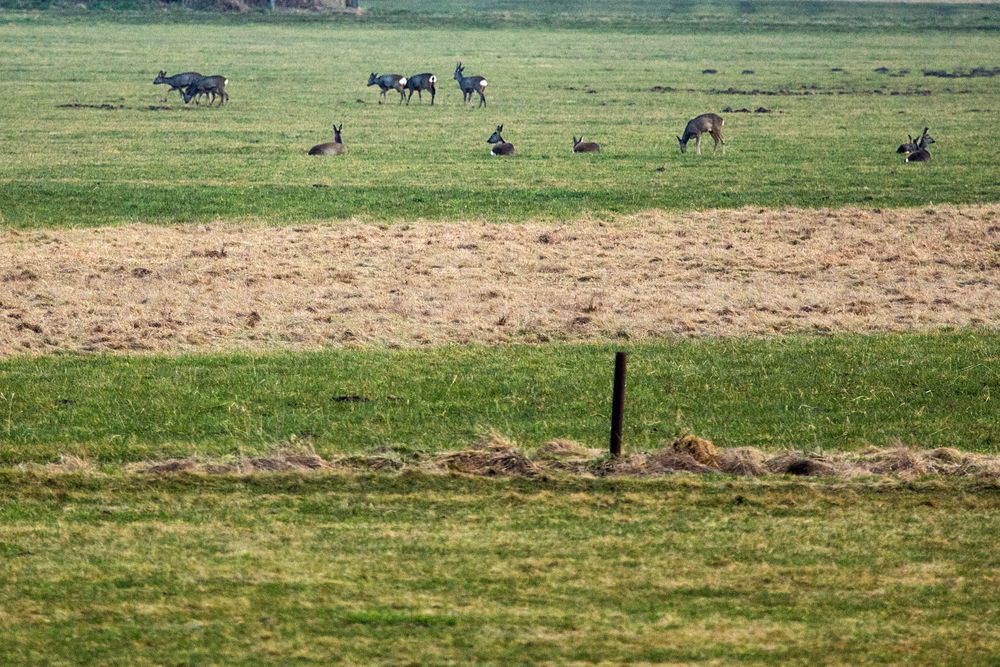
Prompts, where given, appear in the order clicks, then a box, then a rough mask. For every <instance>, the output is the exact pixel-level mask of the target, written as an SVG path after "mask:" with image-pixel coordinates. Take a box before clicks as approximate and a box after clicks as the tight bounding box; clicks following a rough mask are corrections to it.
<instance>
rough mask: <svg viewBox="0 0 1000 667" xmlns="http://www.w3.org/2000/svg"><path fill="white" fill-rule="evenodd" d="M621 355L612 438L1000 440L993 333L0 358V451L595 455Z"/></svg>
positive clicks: (753, 442)
mask: <svg viewBox="0 0 1000 667" xmlns="http://www.w3.org/2000/svg"><path fill="white" fill-rule="evenodd" d="M616 349H623V350H626V351H628V352H629V353H630V361H629V375H628V389H627V403H626V420H625V431H624V436H625V443H626V448H632V449H651V448H655V447H659V446H662V445H663V444H665V443H669V442H670V441H671V440H672V439H673V438H674V437H676V436H677V435H679V434H681V433H684V432H693V433H696V434H697V435H699V436H701V437H705V438H709V439H711V440H713V441H715V442H716V444H718V445H720V446H725V447H738V446H756V447H763V448H768V449H785V448H798V449H807V450H857V449H861V448H864V447H866V446H872V445H874V446H896V445H899V444H905V445H914V446H920V447H937V446H949V447H958V448H960V449H964V450H967V451H978V452H984V453H997V452H998V451H1000V419H998V415H1000V411H998V409H997V405H996V402H997V397H998V396H1000V356H998V350H1000V334H997V333H996V332H990V331H962V332H939V333H929V334H892V335H876V336H854V335H851V336H833V337H807V336H799V337H786V338H776V339H747V340H738V339H706V340H671V341H662V342H649V343H641V344H628V343H623V344H622V345H621V346H619V347H612V346H610V345H608V344H549V345H543V346H512V347H477V346H471V347H443V348H432V349H426V350H387V349H377V348H357V349H343V350H330V351H326V352H319V353H306V354H290V353H287V354H286V353H275V354H257V355H246V354H224V355H192V356H182V357H156V356H140V357H121V356H50V357H36V358H14V359H8V360H4V361H0V378H2V382H0V462H2V463H4V464H16V463H21V462H45V461H54V460H57V459H58V458H59V456H60V455H61V454H73V455H77V456H81V457H83V458H86V459H91V460H94V461H97V462H108V463H112V462H121V461H135V460H142V459H156V458H165V457H168V456H187V455H192V454H200V455H223V454H232V453H237V452H244V453H252V452H259V451H266V450H268V449H269V448H272V447H274V446H276V445H280V444H282V443H288V442H292V441H294V442H305V443H307V444H310V445H312V446H314V447H315V448H316V450H317V452H319V453H321V454H323V455H336V454H339V453H345V452H373V451H376V450H379V449H384V448H389V449H393V450H395V451H398V452H400V453H401V454H404V455H407V454H410V453H413V452H429V451H440V450H454V449H460V448H464V447H467V446H469V445H470V444H471V443H472V442H473V441H475V440H476V439H477V438H478V437H481V436H482V435H483V434H485V433H488V432H490V431H491V430H494V431H496V432H498V433H499V434H501V435H503V436H505V437H508V438H512V439H513V440H514V441H516V442H517V443H518V444H520V445H521V446H522V447H525V448H529V449H530V448H534V447H537V446H539V445H542V444H543V443H545V442H546V441H547V440H551V439H555V438H569V439H573V440H577V441H579V442H582V443H584V444H586V445H588V446H592V447H600V448H604V447H606V446H607V441H608V433H609V412H610V397H611V376H612V368H613V359H614V351H615V350H616Z"/></svg>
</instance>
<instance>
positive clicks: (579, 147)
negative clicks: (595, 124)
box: [573, 135, 601, 153]
mask: <svg viewBox="0 0 1000 667" xmlns="http://www.w3.org/2000/svg"><path fill="white" fill-rule="evenodd" d="M600 150H601V145H600V144H595V143H594V142H593V141H584V140H583V136H582V135H581V136H580V138H579V139H577V138H576V137H575V136H574V137H573V152H574V153H599V152H600Z"/></svg>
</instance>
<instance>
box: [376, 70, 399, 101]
mask: <svg viewBox="0 0 1000 667" xmlns="http://www.w3.org/2000/svg"><path fill="white" fill-rule="evenodd" d="M368 85H369V86H378V87H379V90H381V91H382V93H381V95H382V101H385V94H386V93H387V92H389V91H390V90H395V91H396V92H397V93H399V103H400V104H402V103H403V98H404V97H406V94H405V93H404V92H403V90H405V89H406V77H405V76H400V75H398V74H382V75H381V76H380V75H378V74H376V73H375V72H372V75H371V76H370V77H368Z"/></svg>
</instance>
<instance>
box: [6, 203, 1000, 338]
mask: <svg viewBox="0 0 1000 667" xmlns="http://www.w3.org/2000/svg"><path fill="white" fill-rule="evenodd" d="M0 256H6V257H9V258H11V261H10V263H7V262H4V264H5V265H6V266H5V268H4V270H3V273H2V274H0V281H2V283H3V286H4V288H5V294H4V296H3V299H2V301H0V355H14V354H23V353H44V352H50V351H55V350H61V351H122V352H134V351H155V352H181V351H198V350H202V351H209V350H213V351H215V350H223V349H233V348H236V349H263V348H274V347H286V348H293V349H315V348H320V347H328V346H342V345H356V344H363V343H377V344H384V345H404V346H422V345H437V344H445V343H500V342H544V341H548V340H602V339H616V338H617V339H621V338H628V339H632V340H636V339H644V338H655V337H657V336H664V335H673V334H681V335H697V336H706V335H707V336H733V335H747V334H751V335H767V334H775V333H782V334H784V333H797V332H820V333H828V332H873V331H897V330H911V329H932V328H939V327H961V326H982V327H988V328H995V327H997V326H1000V205H996V204H986V205H977V206H961V207H955V206H937V207H931V208H922V209H891V210H881V211H879V210H863V209H839V210H805V209H784V210H770V209H741V210H734V211H708V212H692V213H683V214H665V213H658V212H650V213H644V214H639V215H634V216H628V217H622V218H619V219H617V220H614V221H602V220H590V219H583V220H577V221H575V222H569V223H565V224H560V223H545V224H523V225H493V224H484V223H477V222H456V223H427V222H420V223H415V224H410V225H408V224H398V225H391V226H390V225H375V224H362V223H345V224H338V225H330V226H325V225H316V226H312V225H310V226H298V227H285V228H274V227H268V226H262V225H258V224H236V223H218V224H211V225H198V226H173V227H161V226H156V227H153V226H143V225H135V226H127V227H116V228H102V229H85V230H47V231H11V230H8V231H5V232H2V233H0Z"/></svg>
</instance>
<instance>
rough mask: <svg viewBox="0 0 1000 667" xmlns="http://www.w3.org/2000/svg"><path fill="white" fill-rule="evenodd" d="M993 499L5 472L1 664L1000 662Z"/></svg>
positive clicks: (919, 491) (936, 492)
mask: <svg viewBox="0 0 1000 667" xmlns="http://www.w3.org/2000/svg"><path fill="white" fill-rule="evenodd" d="M998 531H1000V494H998V490H997V488H996V487H995V486H989V485H984V484H982V483H978V484H976V483H971V482H968V481H966V482H963V481H960V480H954V479H953V480H951V481H942V482H928V481H924V482H915V483H899V482H895V483H893V482H877V483H873V482H850V483H841V484H838V485H834V486H831V485H829V484H828V483H805V482H797V481H769V482H760V481H729V482H721V481H719V480H707V481H706V480H695V479H690V478H684V477H683V476H681V477H673V478H671V479H663V480H659V481H628V480H547V481H542V480H536V481H529V480H506V481H505V480H484V479H468V478H455V477H424V476H420V475H408V476H405V477H380V476H372V477H336V476H323V475H304V476H303V475H289V476H284V475H264V476H259V475H258V476H255V477H246V478H237V477H188V476H181V477H172V478H169V477H168V478H156V477H149V476H143V475H122V474H117V475H111V476H102V475H93V474H73V475H46V474H41V473H28V472H15V471H11V470H9V469H8V470H5V471H0V562H2V572H3V576H0V636H2V637H3V641H2V642H0V663H3V664H11V665H14V664H16V665H36V664H38V665H41V664H46V665H49V664H103V665H110V664H122V665H124V664H129V665H147V664H148V665H164V664H234V665H270V664H275V665H279V664H280V665H288V664H323V665H327V664H334V663H338V664H357V665H371V664H420V665H436V664H492V665H514V664H539V663H548V664H594V663H600V664H635V663H642V664H652V663H656V664H659V663H671V664H694V663H709V664H740V665H746V664H776V665H816V664H899V665H916V664H920V665H962V666H976V665H995V664H997V662H998V661H1000V586H998V585H997V584H998V580H997V572H998V569H1000V559H998V555H997V550H996V548H995V546H996V535H997V533H998Z"/></svg>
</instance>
